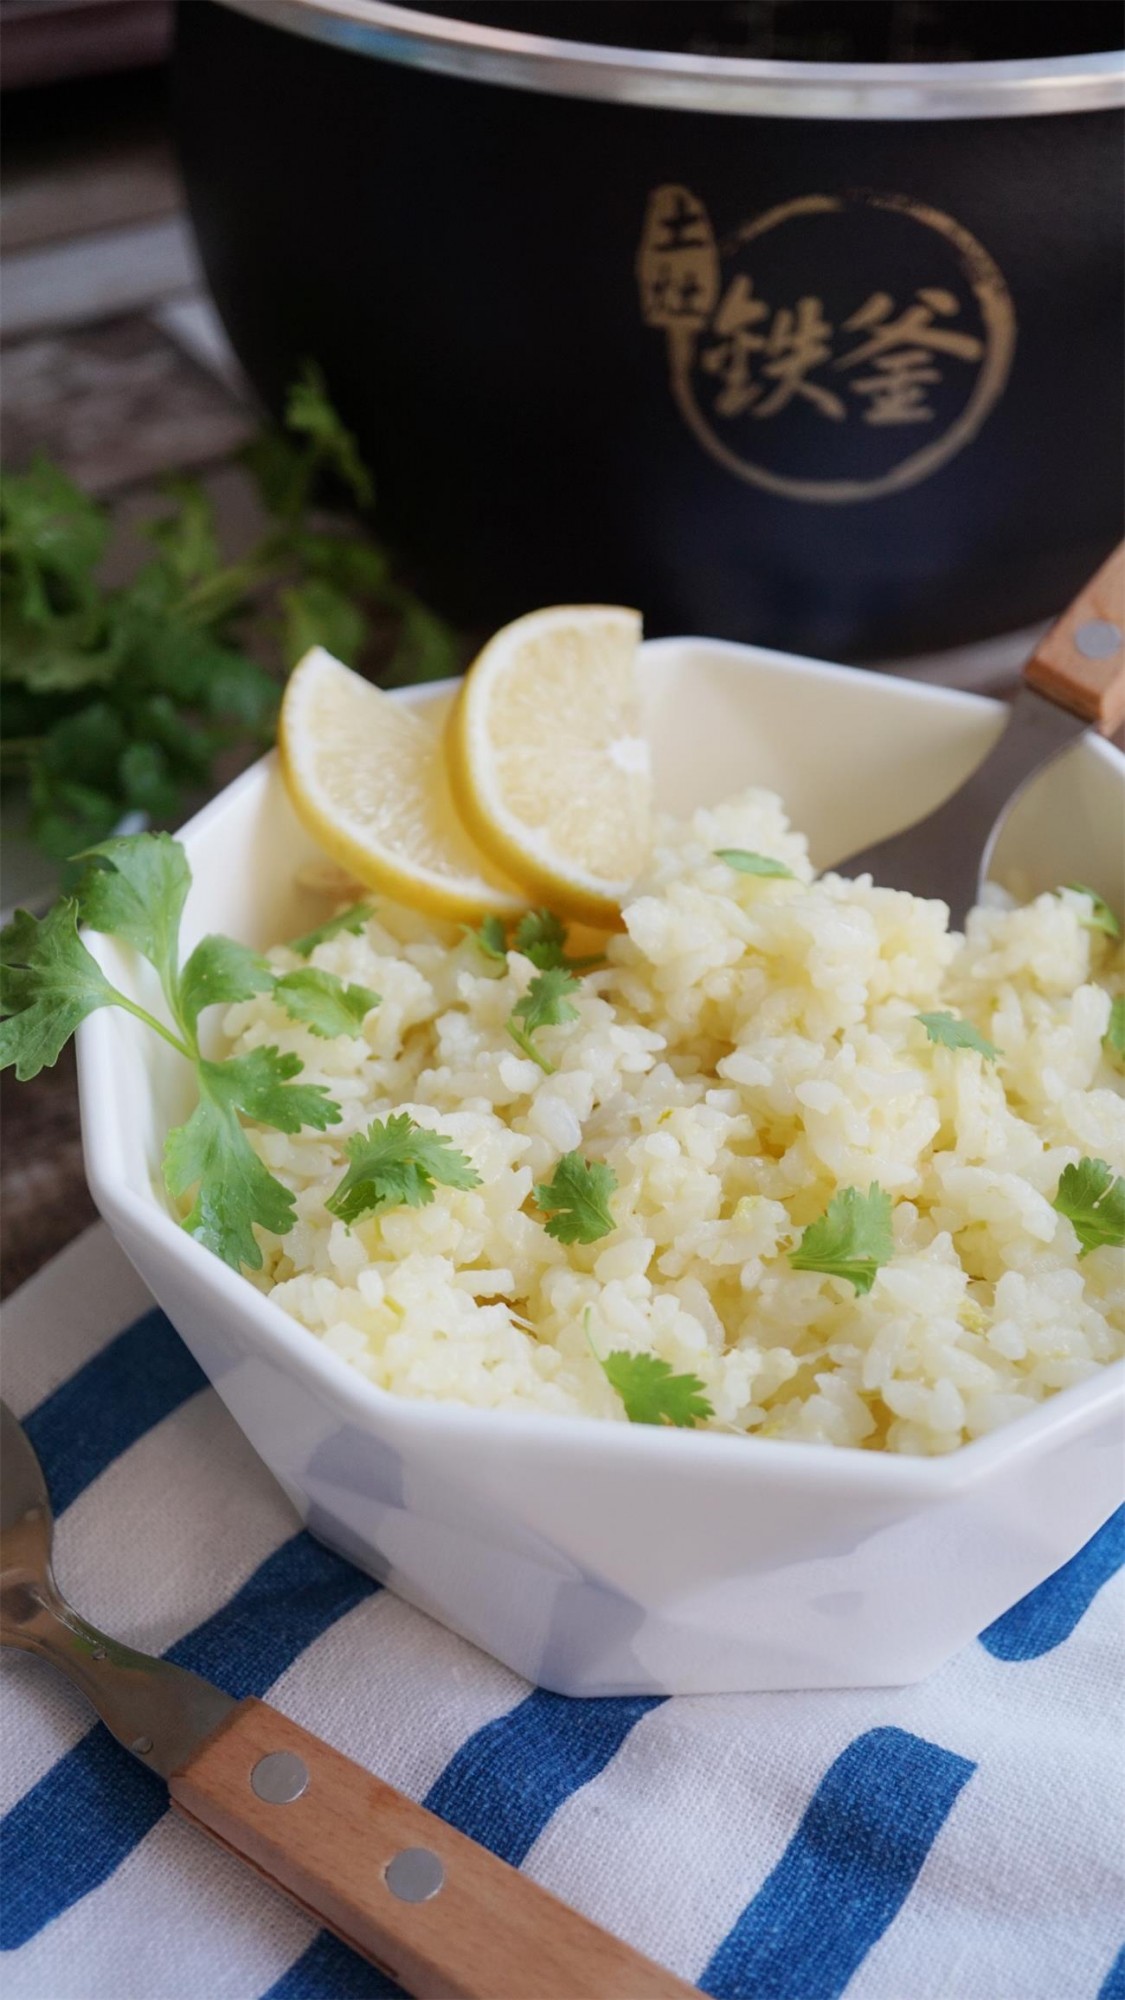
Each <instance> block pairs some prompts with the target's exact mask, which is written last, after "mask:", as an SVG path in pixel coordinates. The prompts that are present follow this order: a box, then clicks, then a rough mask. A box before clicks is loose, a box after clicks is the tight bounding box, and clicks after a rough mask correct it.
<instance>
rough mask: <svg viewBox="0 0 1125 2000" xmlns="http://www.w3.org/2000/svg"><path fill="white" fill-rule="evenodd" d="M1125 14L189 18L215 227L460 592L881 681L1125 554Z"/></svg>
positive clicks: (429, 570) (190, 105)
mask: <svg viewBox="0 0 1125 2000" xmlns="http://www.w3.org/2000/svg"><path fill="white" fill-rule="evenodd" d="M1120 18H1121V17H1120V9H1119V7H1118V6H1117V5H1116V4H1113V5H1102V4H1083V3H1082V0H1067V4H1065V5H1055V4H1029V5H1013V4H1010V0H1005V4H1000V5H995V6H994V5H989V4H986V3H985V0H957V4H932V0H927V4H922V0H912V4H907V0H886V4H867V0H847V4H836V5H822V4H819V0H788V4H785V0H782V4H769V5H765V4H763V5H747V4H745V0H742V4H730V3H729V0H728V4H711V0H688V4H681V0H663V3H662V4H656V5H652V4H647V0H626V4H618V0H579V4H562V5H556V4H554V0H530V4H527V3H526V0H525V4H514V3H513V4H506V5H493V6H476V7H466V6H452V5H450V6H446V7H444V8H443V9H441V10H440V11H439V10H437V9H434V8H426V7H417V6H414V7H406V6H395V5H390V4H383V0H183V4H182V5H181V7H180V10H179V23H178V47H177V52H176V64H175V77H176V100H177V118H178V127H179V135H180V146H181V151H182V158H183V165H184V170H185V174H186V179H187V186H188V193H189V197H190V204H191V212H192V216H193V219H194V224H195V228H196V232H197V235H198V238H199V244H200V248H201V252H202V256H203V262H204V265H205V268H206V273H207V276H208V279H209V281H210V284H211V286H212V289H213V291H214V295H215V298H216V300H217V303H218V307H219V310H220V312H221V314H222V317H223V319H224V321H225V324H226V326H227V329H228V331H229V333H230V337H231V339H232V341H233V344H234V347H235V349H236V350H237V353H238V355H239V357H240V359H241V361H242V363H243V365H244V367H245V368H246V370H247V372H248V374H249V375H250V377H251V379H252V380H253V382H254V383H255V384H256V385H257V386H258V388H259V390H260V391H261V393H262V395H263V397H264V398H265V400H266V401H267V403H269V404H271V405H273V406H275V407H277V406H278V405H279V404H280V401H281V399H282V395H283V391H284V388H285V385H286V384H287V382H289V381H290V379H291V378H292V377H293V375H294V374H295V372H296V371H297V369H298V367H299V366H300V364H301V362H302V360H303V359H305V358H306V357H312V358H315V359H316V360H317V361H318V362H319V363H320V365H321V366H322V368H323V369H324V372H325V374H326V376H327V379H328V383H329V386H330V389H331V393H332V395H333V397H334V399H335V401H336V403H337V405H338V406H339V408H340V409H341V411H342V413H343V414H344V416H345V417H346V419H347V421H348V422H349V423H350V424H351V425H352V426H353V427H354V429H355V430H356V431H357V432H358V434H359V438H360V441H361V444H362V446H363V449H364V452H365V454H366V455H367V457H368V459H369V461H370V463H371V465H372V466H373V468H374V471H375V477H376V482H377V487H378V502H379V509H380V519H381V522H382V524H383V527H384V530H385V532H386V533H387V534H388V535H389V536H391V537H392V538H393V539H394V540H395V541H396V542H397V543H398V545H399V546H400V547H401V548H402V549H403V550H404V551H405V553H406V555H407V556H408V558H409V560H410V563H411V565H412V568H413V570H414V573H415V575H416V577H417V579H418V582H419V584H420V587H421V588H422V590H423V591H424V592H426V593H428V594H429V596H430V598H431V599H432V601H433V602H434V603H435V604H437V605H438V606H440V607H441V608H443V609H444V610H446V611H447V612H448V613H450V614H451V615H452V616H453V617H454V618H456V619H458V620H460V621H461V622H463V623H465V624H468V625H471V626H479V627H484V626H489V625H494V624H496V623H499V622H501V621H503V620H504V619H506V618H509V617H511V616H514V615H515V614H516V613H518V612H520V611H523V610H526V609H528V608H529V607H530V606H532V605H535V604H539V603H546V602H551V601H558V600H566V601H571V602H573V601H578V600H601V601H614V602H628V603H635V604H637V605H639V606H640V607H642V608H643V610H644V613H645V619H646V625H647V629H648V630H649V631H650V632H651V633H656V632H661V631H675V632H691V631H699V632H706V633H709V634H717V635H720V636H727V637H730V638H735V639H753V640H757V641H759V642H761V643H765V644H769V645H776V646H782V647H786V648H790V649H794V650H797V651H805V652H810V653H814V654H819V655H827V656H830V657H835V658H843V659H857V660H878V659H879V658H881V657H882V658H885V657H888V656H892V655H899V654H902V653H906V652H911V651H932V650H935V649H939V648H942V647H948V646H954V645H957V644H959V643H962V642H965V641H968V640H973V639H980V638H983V637H986V636H988V635H991V634H995V633H999V632H1003V631H1007V630H1012V629H1015V628H1018V627H1022V626H1024V625H1027V624H1029V623H1032V622H1034V621H1035V620H1037V619H1040V618H1043V617H1045V616H1047V615H1048V614H1049V613H1051V612H1053V611H1055V610H1057V609H1058V608H1059V607H1060V606H1062V605H1063V604H1064V603H1065V602H1066V601H1067V599H1068V598H1069V597H1070V596H1071V595H1072V594H1073V592H1074V591H1075V590H1076V589H1077V587H1078V586H1079V585H1080V584H1081V582H1082V581H1083V579H1084V578H1085V577H1087V576H1088V575H1089V574H1090V573H1091V572H1092V571H1093V570H1094V569H1095V568H1096V567H1097V565H1098V564H1099V562H1100V561H1101V560H1102V558H1103V557H1104V556H1105V554H1106V553H1107V551H1108V550H1109V549H1110V548H1111V546H1112V545H1113V544H1114V543H1115V542H1116V541H1117V540H1118V538H1119V537H1120V534H1121V530H1122V468H1121V436H1122V382H1123V369H1122V361H1123V353H1125V338H1123V317H1122V305H1123V272H1122V248H1123V233H1122V187H1123V184H1125V175H1123V166H1125V154H1123V120H1122V106H1123V103H1125V59H1123V58H1122V56H1121V55H1120V54H1115V53H1114V52H1113V44H1114V43H1115V42H1116V41H1119V40H1120Z"/></svg>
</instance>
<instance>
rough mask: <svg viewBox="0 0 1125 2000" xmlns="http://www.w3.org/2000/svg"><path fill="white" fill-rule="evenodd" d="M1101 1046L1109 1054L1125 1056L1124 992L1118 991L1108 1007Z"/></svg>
mask: <svg viewBox="0 0 1125 2000" xmlns="http://www.w3.org/2000/svg"><path fill="white" fill-rule="evenodd" d="M1102 1047H1103V1048H1104V1049H1105V1050H1106V1052H1107V1054H1109V1055H1111V1056H1125V993H1119V994H1118V995H1117V998H1116V999H1115V1000H1114V1002H1113V1004H1112V1006H1111V1007H1110V1010H1109V1022H1108V1025H1107V1027H1106V1031H1105V1034H1104V1035H1103V1036H1102Z"/></svg>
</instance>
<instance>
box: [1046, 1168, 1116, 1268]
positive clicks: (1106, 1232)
mask: <svg viewBox="0 0 1125 2000" xmlns="http://www.w3.org/2000/svg"><path fill="white" fill-rule="evenodd" d="M1051 1206H1052V1208H1054V1209H1056V1210H1057V1211H1058V1213H1059V1214H1060V1215H1065V1217H1066V1219H1067V1221H1068V1222H1069V1223H1070V1224H1071V1225H1072V1227H1073V1229H1074V1233H1075V1235H1076V1236H1077V1238H1078V1241H1079V1243H1080V1244H1081V1245H1082V1248H1081V1249H1080V1250H1079V1252H1078V1255H1079V1257H1087V1256H1089V1253H1090V1251H1091V1250H1100V1249H1101V1248H1102V1246H1103V1245H1108V1246H1110V1247H1111V1248H1113V1249H1120V1248H1121V1247H1122V1245H1125V1180H1123V1179H1122V1177H1121V1175H1120V1174H1115V1173H1114V1171H1113V1168H1112V1167H1110V1166H1107V1165H1106V1162H1105V1161H1104V1160H1089V1159H1087V1160H1079V1162H1078V1164H1077V1166H1072V1167H1064V1168H1063V1171H1062V1176H1061V1179H1060V1181H1059V1185H1058V1189H1057V1191H1056V1194H1055V1199H1054V1201H1053V1202H1052V1204H1051Z"/></svg>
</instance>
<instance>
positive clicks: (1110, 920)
mask: <svg viewBox="0 0 1125 2000" xmlns="http://www.w3.org/2000/svg"><path fill="white" fill-rule="evenodd" d="M1066 886H1067V888H1068V889H1073V891H1074V893H1075V895H1076V896H1088V897H1089V899H1090V914H1089V916H1088V917H1079V919H1078V921H1079V923H1080V924H1085V926H1086V929H1087V930H1088V931H1104V932H1105V935H1106V936H1107V937H1111V938H1119V937H1120V936H1121V922H1120V919H1119V917H1118V916H1117V913H1116V911H1114V910H1111V909H1110V906H1109V904H1108V903H1107V902H1106V900H1105V897H1104V896H1099V895H1098V892H1097V890H1096V889H1088V888H1087V887H1086V884H1085V882H1068V883H1067V884H1066Z"/></svg>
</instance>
